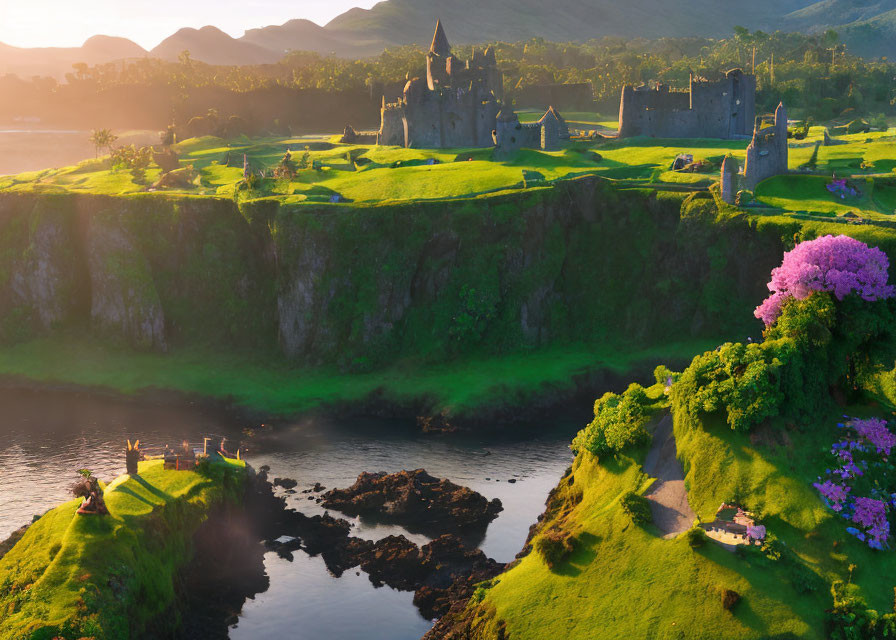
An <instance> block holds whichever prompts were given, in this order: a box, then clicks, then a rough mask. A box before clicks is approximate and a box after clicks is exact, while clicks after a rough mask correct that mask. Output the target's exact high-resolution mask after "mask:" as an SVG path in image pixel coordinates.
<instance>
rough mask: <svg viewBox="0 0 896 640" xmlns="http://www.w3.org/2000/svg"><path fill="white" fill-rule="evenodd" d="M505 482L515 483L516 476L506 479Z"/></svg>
mask: <svg viewBox="0 0 896 640" xmlns="http://www.w3.org/2000/svg"><path fill="white" fill-rule="evenodd" d="M507 482H509V483H510V484H515V483H516V478H511V479H510V480H508V481H507Z"/></svg>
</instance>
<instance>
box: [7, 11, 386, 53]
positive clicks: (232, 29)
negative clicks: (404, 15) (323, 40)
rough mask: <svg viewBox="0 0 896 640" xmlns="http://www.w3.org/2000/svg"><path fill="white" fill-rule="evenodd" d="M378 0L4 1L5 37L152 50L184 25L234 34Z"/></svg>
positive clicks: (22, 43)
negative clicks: (117, 43)
mask: <svg viewBox="0 0 896 640" xmlns="http://www.w3.org/2000/svg"><path fill="white" fill-rule="evenodd" d="M374 3H375V2H374V1H373V0H361V1H360V2H359V1H357V0H333V1H328V0H300V1H299V2H289V1H285V0H249V1H248V2H246V1H242V0H214V1H212V0H194V1H192V2H182V1H180V0H155V1H154V2H146V1H144V0H139V1H135V0H74V1H70V2H69V1H66V0H30V1H29V2H23V3H18V2H12V1H10V0H3V1H2V2H0V42H2V43H4V44H8V45H12V46H16V47H77V46H80V45H82V44H83V43H84V41H85V40H87V39H88V38H90V37H91V36H95V35H97V34H103V35H110V36H121V37H124V38H129V39H131V40H133V41H134V42H136V43H137V44H139V45H140V46H142V47H143V48H145V49H152V48H153V47H155V46H156V45H158V44H159V42H161V41H162V40H163V39H165V38H167V37H168V36H170V35H171V34H172V33H174V32H175V31H177V30H178V29H180V28H182V27H196V28H198V27H202V26H205V25H207V24H212V25H214V26H216V27H218V28H220V29H221V30H222V31H225V32H227V33H229V34H230V35H232V36H234V37H237V38H238V37H240V36H242V35H243V32H244V31H245V30H246V29H251V28H254V27H262V26H265V25H270V24H282V23H284V22H286V21H288V20H292V19H294V18H305V19H308V20H311V21H313V22H316V23H318V24H321V25H323V24H326V23H327V22H328V21H329V20H331V19H333V18H334V17H336V16H337V15H339V14H340V13H342V12H343V11H346V10H348V9H350V8H351V7H354V6H361V7H370V6H372V5H373V4H374Z"/></svg>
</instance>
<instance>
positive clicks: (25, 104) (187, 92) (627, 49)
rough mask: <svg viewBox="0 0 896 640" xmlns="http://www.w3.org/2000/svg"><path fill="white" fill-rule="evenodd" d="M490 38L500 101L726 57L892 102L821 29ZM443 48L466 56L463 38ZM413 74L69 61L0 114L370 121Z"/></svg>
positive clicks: (334, 65)
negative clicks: (714, 35) (59, 75)
mask: <svg viewBox="0 0 896 640" xmlns="http://www.w3.org/2000/svg"><path fill="white" fill-rule="evenodd" d="M494 46H495V51H496V56H497V60H498V65H499V67H500V68H501V70H502V71H503V73H504V78H505V91H506V94H507V97H508V98H509V99H514V98H515V97H516V96H519V95H521V94H522V92H524V91H525V90H526V89H531V88H532V87H537V86H539V85H545V84H553V83H580V82H590V83H591V85H592V87H593V90H594V98H595V105H594V109H595V110H597V111H601V112H605V113H612V112H614V110H615V109H616V108H617V107H618V99H619V93H620V90H621V88H622V86H623V85H624V84H628V83H635V84H638V83H650V82H654V81H662V82H665V83H667V84H670V85H672V86H673V87H681V88H683V87H686V86H687V82H688V77H689V75H690V74H691V73H693V74H696V75H699V76H706V77H712V76H713V75H716V74H718V73H721V72H724V71H726V70H728V69H730V68H733V67H742V68H744V69H747V70H753V71H754V72H755V74H756V76H757V81H758V88H759V96H758V101H759V106H760V108H761V109H764V110H770V109H772V108H773V107H774V105H776V104H777V102H778V101H780V100H783V101H784V102H785V103H786V104H787V105H788V107H790V108H791V109H796V110H798V111H799V110H801V111H803V112H804V114H805V115H809V116H812V117H814V118H816V119H828V118H832V117H836V116H838V115H840V114H842V113H843V112H844V111H846V110H849V109H854V110H856V111H857V112H859V113H862V114H865V115H868V116H875V115H881V114H884V115H889V114H890V113H891V112H892V110H893V102H894V100H896V89H894V86H896V85H894V82H893V80H894V77H896V64H894V63H891V62H890V61H888V60H887V59H886V58H880V59H878V60H875V61H869V60H866V59H863V58H860V57H858V56H856V55H853V54H852V53H851V52H850V51H849V50H848V49H847V48H846V47H845V46H844V45H843V44H841V43H840V42H839V38H838V35H837V33H835V32H833V31H828V32H826V33H823V34H816V35H804V34H798V33H782V32H776V33H773V34H767V33H764V32H762V31H755V32H750V31H748V30H746V29H743V28H736V29H735V32H734V34H733V35H732V36H731V37H729V38H725V39H721V40H716V39H708V38H663V39H659V40H639V39H635V40H626V39H622V38H603V39H601V40H593V41H590V42H587V43H584V44H576V43H556V42H548V41H545V40H543V39H540V38H535V39H532V40H529V41H526V42H518V43H504V42H500V43H496V44H495V45H494ZM455 52H456V54H457V55H459V56H460V57H462V58H469V57H470V56H471V54H472V47H468V46H462V47H456V49H455ZM424 72H425V69H424V57H423V51H422V50H420V49H419V48H417V47H415V46H405V47H399V48H395V49H387V50H386V51H384V52H383V53H382V54H380V55H379V56H377V57H375V58H367V59H359V60H347V59H342V58H335V57H327V56H322V55H320V54H317V53H311V52H303V51H293V52H290V53H289V54H287V55H286V56H285V57H284V58H283V59H282V60H281V61H280V62H278V63H276V64H263V65H247V66H213V65H208V64H205V63H202V62H198V61H196V60H193V59H192V58H191V57H190V54H189V52H188V51H184V52H183V53H182V54H181V56H180V59H179V61H177V62H166V61H163V60H158V59H152V58H141V59H134V60H130V61H122V62H117V63H108V64H103V65H97V66H88V65H87V64H75V65H73V69H72V71H71V73H69V74H68V75H67V78H66V81H65V82H61V83H59V82H57V81H56V80H54V79H52V78H40V77H35V78H31V79H22V78H19V77H17V76H13V75H7V76H5V77H3V78H0V119H10V118H14V117H16V116H19V117H21V116H32V115H33V116H38V117H41V118H42V119H43V120H45V121H49V122H54V123H60V124H63V123H67V124H83V125H90V126H99V125H109V126H118V127H122V126H131V127H141V126H142V127H162V126H164V125H165V124H168V123H170V122H172V121H173V122H175V123H185V122H187V121H188V120H189V119H190V118H192V117H193V116H196V115H200V114H204V113H206V111H207V110H208V109H216V110H217V111H218V112H219V113H221V114H223V115H231V114H232V115H238V116H239V117H240V118H242V119H244V120H245V121H247V122H249V123H251V125H252V126H254V127H256V128H258V129H259V130H277V131H279V130H285V129H287V128H290V129H292V130H293V132H305V131H308V128H309V127H310V128H311V129H312V130H313V129H314V128H321V127H341V126H342V125H343V124H345V123H347V122H352V123H354V124H356V125H361V126H373V125H375V124H376V122H377V121H378V106H379V102H380V100H381V98H382V96H383V95H385V96H386V97H387V98H389V99H391V98H394V97H395V96H396V95H398V93H400V91H401V88H402V86H403V84H404V82H405V79H406V78H407V77H414V76H418V75H422V74H423V73H424ZM72 105H77V106H72ZM517 106H527V105H524V104H518V105H517ZM125 118H127V120H125Z"/></svg>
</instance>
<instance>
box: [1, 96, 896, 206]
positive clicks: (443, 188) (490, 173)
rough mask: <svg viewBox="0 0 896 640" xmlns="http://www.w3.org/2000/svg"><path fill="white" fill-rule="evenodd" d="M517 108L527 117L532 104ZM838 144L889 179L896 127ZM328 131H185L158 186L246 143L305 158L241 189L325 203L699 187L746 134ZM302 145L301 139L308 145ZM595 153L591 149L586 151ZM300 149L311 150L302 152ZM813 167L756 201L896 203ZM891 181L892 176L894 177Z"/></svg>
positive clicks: (118, 189)
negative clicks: (528, 146)
mask: <svg viewBox="0 0 896 640" xmlns="http://www.w3.org/2000/svg"><path fill="white" fill-rule="evenodd" d="M567 115H568V116H569V118H571V120H570V123H571V124H573V126H578V127H579V128H583V127H584V128H587V127H588V126H610V125H612V124H613V122H612V121H611V120H606V118H607V117H608V116H602V115H601V114H596V113H570V114H567ZM520 117H521V119H522V120H523V121H524V122H526V121H534V120H535V119H537V117H539V115H538V113H537V112H535V111H524V112H522V113H521V114H520ZM823 134H824V128H823V127H813V128H812V129H811V131H810V134H809V136H808V137H807V138H806V139H805V140H802V141H791V150H790V168H791V169H792V170H797V169H799V168H800V167H802V166H803V165H805V164H806V163H807V162H808V161H809V160H810V158H811V157H812V155H813V151H814V149H815V143H816V142H817V141H819V140H820V139H821V138H822V136H823ZM837 139H838V141H839V142H841V143H842V144H837V145H833V146H828V147H824V146H822V147H820V148H819V151H818V155H817V159H816V167H815V170H816V171H817V172H820V173H824V174H837V175H839V176H858V179H860V180H861V179H862V178H864V177H865V176H869V177H875V178H877V179H878V180H879V179H880V178H881V177H885V176H889V177H890V178H896V174H894V170H896V153H894V151H893V149H894V146H893V141H894V139H896V138H894V136H893V131H892V130H890V131H889V132H871V133H866V134H854V135H843V136H839V137H838V138H837ZM335 140H336V138H335V137H331V138H326V139H324V138H320V139H310V138H256V139H248V138H239V139H234V140H227V141H225V140H222V139H220V138H214V137H204V138H192V139H189V140H185V141H183V142H180V143H179V144H178V145H176V150H177V151H178V153H179V154H180V163H181V166H187V165H191V166H193V167H194V168H195V170H196V172H197V175H196V178H195V179H194V180H193V183H192V184H191V185H190V186H189V187H180V188H174V189H167V188H166V189H164V190H165V191H168V192H173V193H189V194H194V195H209V196H211V195H214V196H223V197H234V195H235V194H236V192H237V188H238V185H239V184H240V182H241V180H242V172H243V170H242V166H243V163H242V159H243V155H244V154H245V155H246V156H247V157H248V159H249V161H250V165H251V166H252V167H253V169H254V170H256V171H257V170H260V169H265V170H271V169H273V168H274V167H275V166H276V165H277V164H278V163H279V161H280V159H281V158H282V157H283V155H284V154H285V153H286V151H287V150H289V151H290V152H291V153H292V156H293V160H294V161H296V162H299V161H302V160H303V158H304V160H305V164H307V165H308V168H305V169H300V170H299V171H298V172H297V174H296V176H295V178H294V179H292V180H287V179H280V180H277V179H274V178H270V177H269V178H266V179H264V180H262V181H261V183H260V184H259V185H258V186H257V187H256V188H255V189H253V190H251V191H247V190H243V191H241V192H240V197H241V198H248V199H254V198H263V197H275V198H278V199H281V200H283V201H285V202H290V203H302V202H307V203H327V202H330V201H331V199H332V198H333V197H334V196H338V199H340V200H342V201H349V202H359V203H371V202H389V201H407V200H433V199H444V198H460V197H471V196H477V195H481V194H486V193H492V192H496V191H502V190H508V189H523V188H525V187H526V186H530V185H533V184H543V183H544V182H550V181H552V180H558V179H563V178H570V177H574V176H579V175H585V174H594V175H599V176H602V177H604V178H608V179H611V180H621V181H625V182H627V183H628V182H636V183H643V184H645V186H648V185H663V184H677V185H686V186H691V187H696V188H705V187H708V186H710V185H712V184H714V183H716V182H717V181H718V172H719V168H720V166H721V162H722V159H723V158H724V157H725V155H727V154H731V155H733V156H735V157H736V158H738V159H739V160H740V162H741V164H742V163H743V160H744V156H745V151H746V147H747V141H744V140H706V139H680V140H657V139H653V138H633V139H626V140H620V141H616V140H605V141H592V142H585V141H581V142H575V143H573V144H571V145H569V146H568V147H567V148H566V149H564V150H562V151H552V152H543V151H538V150H522V151H520V152H519V153H517V154H516V155H515V156H514V157H512V158H510V159H507V160H503V161H497V160H493V159H492V157H491V151H490V150H488V149H434V150H424V149H404V148H400V147H379V146H377V145H344V144H339V143H338V142H335ZM306 147H307V149H306ZM592 151H595V152H597V153H598V154H600V156H601V157H602V158H601V159H600V160H597V159H595V157H594V156H593V154H591V153H590V152H592ZM306 153H307V157H305V154H306ZM680 153H688V154H692V155H693V156H694V159H695V160H704V161H707V162H708V165H707V166H706V168H705V169H704V170H702V171H701V172H699V173H685V172H679V171H671V170H670V166H671V164H672V161H673V160H674V158H675V157H676V156H677V155H678V154H680ZM160 173H161V171H160V169H159V168H158V167H156V166H155V165H151V166H150V168H149V169H148V170H147V174H146V180H145V182H144V183H143V184H137V183H136V182H135V181H134V179H133V178H132V176H131V174H130V172H128V171H127V170H124V169H116V170H113V169H110V161H109V159H108V158H100V159H98V160H95V159H91V160H85V161H84V162H81V163H79V164H77V165H75V166H71V167H65V168H62V169H52V170H50V169H48V170H44V171H35V172H29V173H23V174H19V175H15V176H5V177H0V190H13V191H16V190H45V191H46V190H49V191H52V190H59V189H62V190H67V191H74V192H79V193H101V194H113V195H122V194H129V193H137V192H141V191H146V190H148V189H150V188H151V187H150V185H151V184H152V183H154V182H155V181H156V180H157V179H158V177H159V175H160ZM821 180H823V179H819V178H818V177H813V176H788V177H787V178H784V179H776V180H775V181H771V182H770V183H767V184H763V185H761V186H760V188H759V189H758V191H757V198H758V200H759V201H760V203H762V204H765V205H767V206H770V207H775V208H780V209H782V210H783V211H786V212H809V213H816V214H821V215H841V214H842V213H844V212H846V211H855V212H856V213H857V214H859V215H862V216H863V217H867V218H875V217H879V216H886V215H891V214H893V212H894V209H896V186H891V185H884V184H882V183H881V184H879V185H878V186H877V188H876V189H875V190H874V194H873V195H872V194H871V193H870V191H871V190H870V189H868V190H867V191H863V197H862V198H858V199H854V200H855V201H854V202H852V201H837V200H836V199H835V196H832V195H831V194H829V193H827V192H826V191H825V190H824V185H823V184H821ZM894 184H896V183H894Z"/></svg>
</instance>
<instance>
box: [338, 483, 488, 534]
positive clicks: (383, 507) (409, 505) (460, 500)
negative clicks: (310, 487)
mask: <svg viewBox="0 0 896 640" xmlns="http://www.w3.org/2000/svg"><path fill="white" fill-rule="evenodd" d="M323 505H324V506H325V507H327V508H328V509H336V510H338V511H342V512H343V513H346V514H349V515H352V516H357V515H368V516H378V517H381V518H383V519H385V520H389V521H392V522H396V523H399V524H401V525H403V526H405V527H408V528H411V529H419V530H421V531H437V532H439V533H444V532H452V531H464V530H470V529H485V527H486V526H487V525H488V523H489V522H491V521H492V520H494V519H495V518H496V517H497V516H498V513H500V512H501V510H502V509H503V507H502V506H501V501H500V500H498V499H495V500H491V501H489V500H488V499H486V498H485V497H484V496H482V495H481V494H479V493H477V492H475V491H473V490H472V489H469V488H468V487H462V486H460V485H456V484H454V483H453V482H451V481H450V480H445V479H439V478H434V477H433V476H431V475H429V474H428V473H427V472H426V471H425V470H423V469H415V470H414V471H399V472H398V473H393V474H386V473H366V472H365V473H362V474H361V475H359V476H358V479H357V480H356V481H355V484H353V485H352V486H351V487H349V488H348V489H332V490H330V491H328V492H327V493H325V494H324V496H323Z"/></svg>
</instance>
